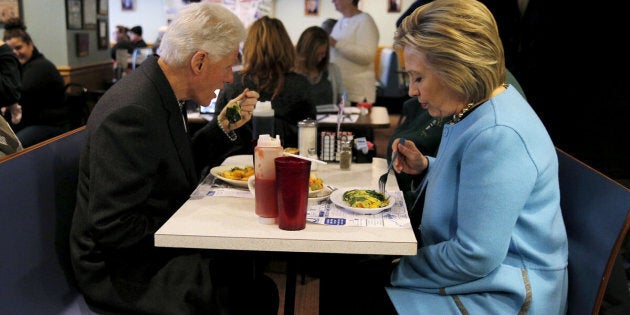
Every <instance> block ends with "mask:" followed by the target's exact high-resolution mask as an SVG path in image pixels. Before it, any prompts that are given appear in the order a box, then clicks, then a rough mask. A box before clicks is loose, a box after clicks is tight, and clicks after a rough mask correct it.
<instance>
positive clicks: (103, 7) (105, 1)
mask: <svg viewBox="0 0 630 315" xmlns="http://www.w3.org/2000/svg"><path fill="white" fill-rule="evenodd" d="M107 13H109V0H98V14H107Z"/></svg>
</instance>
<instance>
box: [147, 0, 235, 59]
mask: <svg viewBox="0 0 630 315" xmlns="http://www.w3.org/2000/svg"><path fill="white" fill-rule="evenodd" d="M244 38H245V27H244V25H243V22H241V20H239V18H238V17H237V16H236V15H235V14H234V13H232V11H230V10H229V9H227V8H225V7H224V6H222V5H220V4H214V3H209V2H201V3H192V4H189V5H187V6H185V7H184V8H183V9H182V10H180V11H179V13H178V14H177V16H176V17H175V19H174V20H173V21H172V22H171V24H170V25H169V26H168V29H167V30H166V33H164V37H162V43H161V44H160V47H159V48H158V51H157V54H158V55H160V58H161V59H163V60H164V62H166V63H167V64H169V65H171V66H174V67H180V66H183V65H184V64H186V62H188V60H189V59H190V58H191V57H192V55H193V54H194V53H196V52H197V51H199V50H204V51H206V52H207V53H208V56H209V57H210V59H211V60H213V61H215V60H218V59H220V58H223V57H225V56H227V55H229V54H230V53H232V52H234V50H235V49H237V48H238V46H239V44H240V43H241V41H243V39H244Z"/></svg>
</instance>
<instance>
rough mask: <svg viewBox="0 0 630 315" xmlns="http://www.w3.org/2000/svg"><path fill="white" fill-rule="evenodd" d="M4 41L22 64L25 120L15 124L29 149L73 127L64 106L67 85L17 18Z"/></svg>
mask: <svg viewBox="0 0 630 315" xmlns="http://www.w3.org/2000/svg"><path fill="white" fill-rule="evenodd" d="M4 41H5V42H6V43H7V44H8V45H9V46H11V48H13V52H14V53H15V55H16V56H17V58H18V60H19V61H20V64H22V89H21V92H22V95H21V97H20V102H19V104H20V106H21V107H22V120H21V122H20V123H18V124H14V125H12V127H13V130H14V131H15V132H16V134H17V136H18V138H20V142H22V145H23V146H24V147H25V148H26V147H29V146H31V145H33V144H36V143H39V142H41V141H44V140H46V139H50V138H52V137H54V136H57V135H60V134H62V133H63V132H65V131H68V130H69V128H70V118H69V117H70V109H69V108H68V107H67V106H66V104H65V99H66V94H65V88H64V87H65V83H64V81H63V77H62V76H61V74H60V73H59V70H57V67H56V66H55V65H54V64H53V63H52V62H50V60H48V59H46V57H44V55H43V54H42V53H40V52H39V50H38V49H37V47H35V44H34V43H33V40H32V39H31V36H30V35H29V34H28V32H26V26H25V25H24V24H23V23H22V21H21V20H20V19H18V18H14V19H9V20H8V21H7V22H6V23H5V25H4Z"/></svg>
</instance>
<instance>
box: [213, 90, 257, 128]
mask: <svg viewBox="0 0 630 315" xmlns="http://www.w3.org/2000/svg"><path fill="white" fill-rule="evenodd" d="M259 97H260V95H259V94H258V92H256V91H250V90H249V89H245V91H243V93H241V94H240V95H239V96H237V97H236V98H234V99H232V100H231V101H230V102H228V105H227V106H225V107H223V110H221V113H219V116H218V117H217V119H218V120H219V123H221V125H222V126H223V127H224V128H225V130H226V131H230V130H234V129H238V128H240V127H242V126H243V125H245V124H246V123H247V122H248V121H249V120H250V119H252V112H253V111H254V108H255V107H256V102H258V98H259ZM233 103H237V104H238V106H240V113H239V114H240V118H239V119H238V120H236V121H230V119H229V118H228V116H229V115H227V112H228V111H232V110H234V109H230V107H231V106H237V105H232V104H233ZM237 118H238V117H237Z"/></svg>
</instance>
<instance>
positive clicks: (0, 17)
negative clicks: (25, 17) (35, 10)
mask: <svg viewBox="0 0 630 315" xmlns="http://www.w3.org/2000/svg"><path fill="white" fill-rule="evenodd" d="M19 17H22V0H0V26H3V25H4V21H6V20H8V19H10V18H19Z"/></svg>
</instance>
